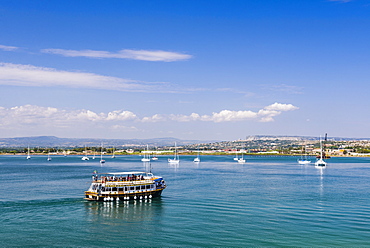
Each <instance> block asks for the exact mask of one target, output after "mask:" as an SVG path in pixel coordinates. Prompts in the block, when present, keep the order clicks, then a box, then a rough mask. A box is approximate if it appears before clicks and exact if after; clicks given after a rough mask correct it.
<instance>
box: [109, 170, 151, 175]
mask: <svg viewBox="0 0 370 248" xmlns="http://www.w3.org/2000/svg"><path fill="white" fill-rule="evenodd" d="M103 174H108V175H132V174H134V175H136V174H147V172H144V171H129V172H112V173H103Z"/></svg>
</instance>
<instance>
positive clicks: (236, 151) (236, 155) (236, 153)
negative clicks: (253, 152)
mask: <svg viewBox="0 0 370 248" xmlns="http://www.w3.org/2000/svg"><path fill="white" fill-rule="evenodd" d="M234 160H235V161H238V160H239V158H238V149H235V158H234Z"/></svg>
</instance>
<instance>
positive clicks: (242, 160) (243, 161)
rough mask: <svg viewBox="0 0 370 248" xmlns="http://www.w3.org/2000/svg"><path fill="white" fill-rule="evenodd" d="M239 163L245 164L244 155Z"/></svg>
mask: <svg viewBox="0 0 370 248" xmlns="http://www.w3.org/2000/svg"><path fill="white" fill-rule="evenodd" d="M238 163H241V164H244V163H245V159H244V156H243V153H242V156H241V157H240V158H239V159H238Z"/></svg>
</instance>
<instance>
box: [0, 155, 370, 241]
mask: <svg viewBox="0 0 370 248" xmlns="http://www.w3.org/2000/svg"><path fill="white" fill-rule="evenodd" d="M193 158H194V156H182V157H180V159H181V162H180V165H179V166H170V165H168V164H167V157H159V160H158V161H154V162H152V163H151V167H152V171H153V173H154V174H155V175H160V176H163V177H164V179H165V180H166V182H167V185H168V187H167V189H165V190H164V192H163V194H162V197H161V198H160V199H152V200H147V201H136V202H125V203H124V202H119V203H116V202H109V203H107V202H106V203H104V202H99V203H97V202H87V201H85V200H84V199H83V197H84V194H83V193H84V191H85V190H87V188H88V186H89V183H90V179H91V175H92V172H93V171H94V170H98V172H118V171H130V170H135V171H137V170H145V169H146V168H148V166H147V165H144V164H143V163H142V162H141V161H140V157H139V156H117V158H116V159H111V158H110V157H106V158H105V159H106V161H107V162H106V164H105V165H103V167H101V166H100V164H99V160H98V159H96V160H92V159H90V160H89V161H81V157H79V156H68V157H61V156H58V157H53V159H52V161H46V156H34V157H32V159H31V160H26V159H25V157H23V156H0V180H1V182H2V183H1V185H2V190H1V191H0V192H1V193H0V207H1V209H2V213H1V215H0V221H1V223H2V229H1V232H0V240H2V245H4V246H8V247H11V246H35V247H40V246H41V247H46V246H48V247H49V246H60V247H102V246H103V247H123V246H126V247H128V246H130V247H133V246H134V247H217V246H218V247H226V246H227V247H245V246H269V247H271V246H301V247H302V246H305V247H307V246H311V247H312V246H314V247H328V246H331V247H333V246H335V247H338V246H342V247H343V246H345V247H349V246H351V247H361V246H363V247H365V246H368V245H369V241H368V237H369V235H370V219H369V216H370V207H369V206H370V200H369V193H370V187H369V184H368V182H369V177H370V159H369V158H332V159H329V160H328V167H327V168H326V169H317V168H315V167H314V166H313V165H307V166H302V165H298V164H297V161H296V159H297V158H294V157H282V158H279V157H247V163H246V164H238V163H236V162H235V161H233V157H232V156H201V160H202V162H201V163H199V164H195V163H193V162H192V160H193Z"/></svg>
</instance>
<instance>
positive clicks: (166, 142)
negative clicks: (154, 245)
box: [0, 136, 215, 147]
mask: <svg viewBox="0 0 370 248" xmlns="http://www.w3.org/2000/svg"><path fill="white" fill-rule="evenodd" d="M175 142H176V143H177V145H179V146H183V145H191V144H196V143H203V142H215V141H214V140H213V141H199V140H180V139H176V138H154V139H89V138H86V139H79V138H58V137H55V136H35V137H17V138H0V147H27V146H30V147H83V146H100V145H101V144H102V143H103V146H104V147H112V146H115V147H124V146H130V147H134V146H144V145H149V146H174V144H175Z"/></svg>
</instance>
